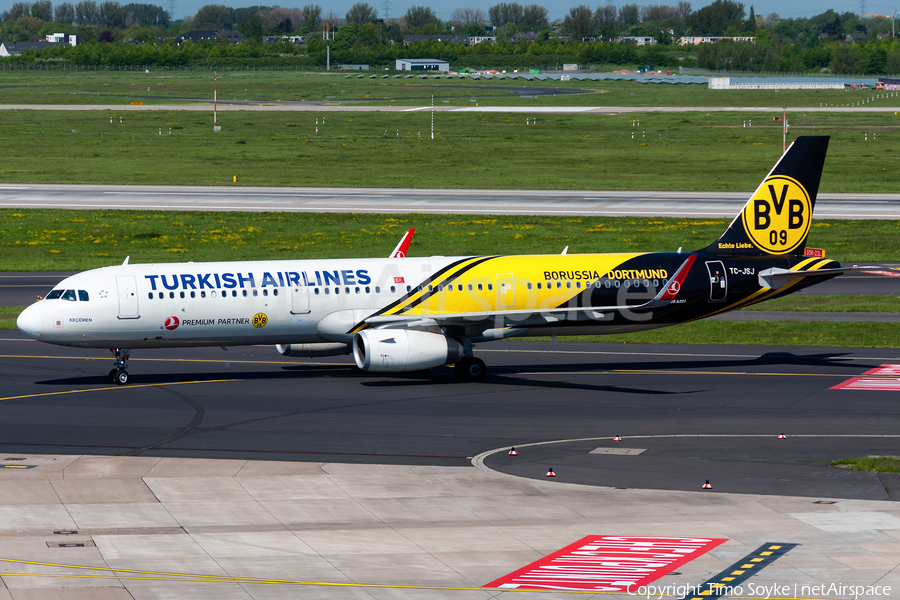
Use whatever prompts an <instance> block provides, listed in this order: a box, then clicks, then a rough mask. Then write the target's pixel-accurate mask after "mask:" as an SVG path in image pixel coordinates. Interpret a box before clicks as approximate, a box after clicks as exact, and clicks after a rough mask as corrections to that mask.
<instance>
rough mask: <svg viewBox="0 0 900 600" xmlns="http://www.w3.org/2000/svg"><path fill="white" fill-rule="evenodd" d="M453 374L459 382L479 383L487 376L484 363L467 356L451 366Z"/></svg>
mask: <svg viewBox="0 0 900 600" xmlns="http://www.w3.org/2000/svg"><path fill="white" fill-rule="evenodd" d="M453 372H454V373H455V374H456V377H457V378H459V380H460V381H481V380H482V379H484V376H485V375H487V367H486V366H485V364H484V361H483V360H481V359H480V358H475V357H474V356H467V357H465V358H463V359H462V360H461V361H459V362H458V363H456V364H455V365H454V366H453Z"/></svg>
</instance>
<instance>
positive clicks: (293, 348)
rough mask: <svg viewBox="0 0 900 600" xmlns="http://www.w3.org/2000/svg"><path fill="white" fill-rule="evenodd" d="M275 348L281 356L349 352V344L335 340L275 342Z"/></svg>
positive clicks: (324, 354)
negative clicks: (301, 342) (322, 341)
mask: <svg viewBox="0 0 900 600" xmlns="http://www.w3.org/2000/svg"><path fill="white" fill-rule="evenodd" d="M275 349H276V350H278V354H280V355H282V356H304V357H307V358H311V357H313V356H337V355H338V354H350V344H341V343H337V342H327V343H316V344H277V345H276V346H275Z"/></svg>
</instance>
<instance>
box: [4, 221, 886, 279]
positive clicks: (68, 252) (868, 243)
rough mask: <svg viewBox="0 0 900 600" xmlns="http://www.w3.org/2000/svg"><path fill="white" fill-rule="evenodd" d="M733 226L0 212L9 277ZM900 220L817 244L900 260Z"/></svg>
mask: <svg viewBox="0 0 900 600" xmlns="http://www.w3.org/2000/svg"><path fill="white" fill-rule="evenodd" d="M727 225H728V220H726V219H709V220H699V219H675V218H654V217H649V218H642V217H569V218H560V217H546V216H502V215H498V216H465V215H423V214H410V215H395V216H391V215H378V214H359V213H350V214H344V213H242V212H174V211H169V212H167V211H115V210H102V211H100V210H91V211H87V210H86V211H75V210H56V209H29V210H25V209H10V208H4V209H0V264H2V265H4V270H9V271H53V270H59V271H81V270H86V269H91V268H96V267H101V266H107V265H114V264H119V263H121V262H122V261H123V260H124V259H125V257H126V256H130V257H131V262H132V263H150V262H182V261H188V260H192V261H196V262H200V261H219V260H278V259H312V258H350V257H380V256H387V255H388V254H389V253H390V251H391V250H392V249H393V248H394V246H395V245H396V244H397V241H398V240H399V239H400V236H401V235H402V233H403V232H404V231H405V230H406V229H408V228H410V227H414V228H416V237H415V238H414V240H413V243H412V247H411V250H410V255H411V256H433V255H446V256H454V255H477V254H497V253H502V254H555V253H558V252H560V251H561V250H562V249H563V248H564V247H565V246H569V252H570V253H591V252H664V251H674V250H676V249H677V248H679V247H682V248H684V250H693V249H698V248H702V247H704V246H706V245H708V244H709V243H711V242H712V241H713V240H715V239H716V238H718V236H719V235H720V234H721V233H722V232H723V231H724V230H725V227H726V226H727ZM898 236H900V221H875V220H867V221H844V220H840V221H818V222H815V223H813V227H812V230H811V232H810V237H809V242H810V245H812V246H815V247H817V248H823V249H825V250H826V255H827V256H829V257H833V258H834V259H835V260H838V261H854V262H860V261H882V262H888V261H897V260H900V247H898V243H897V239H898Z"/></svg>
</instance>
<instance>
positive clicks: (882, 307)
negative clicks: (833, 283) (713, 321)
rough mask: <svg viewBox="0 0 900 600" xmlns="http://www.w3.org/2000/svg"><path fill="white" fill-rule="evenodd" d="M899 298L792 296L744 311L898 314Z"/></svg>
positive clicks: (849, 295) (892, 296)
mask: <svg viewBox="0 0 900 600" xmlns="http://www.w3.org/2000/svg"><path fill="white" fill-rule="evenodd" d="M897 300H898V299H897V297H896V296H894V295H890V296H861V295H851V294H848V295H835V296H803V295H796V294H795V295H792V296H785V297H784V298H776V299H774V300H767V301H766V302H761V303H760V304H754V305H753V306H748V307H747V308H745V309H743V310H784V311H810V312H898V310H900V304H898V302H897Z"/></svg>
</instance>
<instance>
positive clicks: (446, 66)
mask: <svg viewBox="0 0 900 600" xmlns="http://www.w3.org/2000/svg"><path fill="white" fill-rule="evenodd" d="M396 68H397V70H398V71H450V63H449V62H447V61H446V60H438V59H436V58H400V59H397V67H396Z"/></svg>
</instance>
